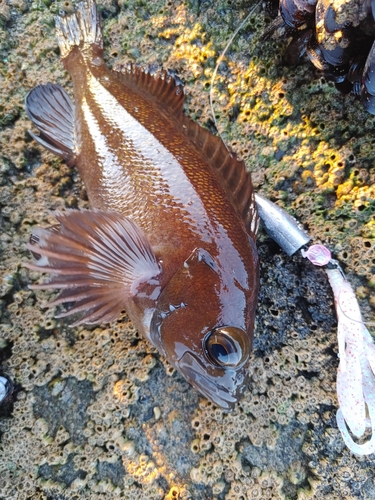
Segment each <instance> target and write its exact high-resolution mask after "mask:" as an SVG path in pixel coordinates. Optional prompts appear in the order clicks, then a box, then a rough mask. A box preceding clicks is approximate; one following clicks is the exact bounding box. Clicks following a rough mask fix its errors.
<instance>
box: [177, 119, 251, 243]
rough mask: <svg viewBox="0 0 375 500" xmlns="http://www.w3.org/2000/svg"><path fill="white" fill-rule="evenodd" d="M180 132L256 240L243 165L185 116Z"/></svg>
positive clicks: (249, 178)
mask: <svg viewBox="0 0 375 500" xmlns="http://www.w3.org/2000/svg"><path fill="white" fill-rule="evenodd" d="M182 128H183V131H184V133H185V134H186V136H187V137H188V138H189V139H190V140H191V141H192V142H193V143H194V144H195V145H196V146H197V147H198V148H199V150H200V151H201V152H202V153H203V155H204V157H205V159H206V161H207V163H208V164H209V165H210V166H211V167H212V168H213V169H214V170H215V171H216V172H217V173H218V175H219V177H220V179H221V181H222V184H223V186H224V188H225V189H226V191H227V192H228V195H229V196H230V197H231V199H232V202H233V204H234V206H235V207H236V209H237V212H238V214H239V216H240V217H241V219H242V220H243V222H244V224H245V227H246V230H247V232H248V233H249V235H250V236H251V237H252V238H253V239H255V237H256V234H257V231H258V227H259V217H258V212H257V207H256V203H255V197H254V188H253V184H252V182H251V176H250V173H249V172H248V171H247V170H246V166H245V163H244V161H243V160H238V159H237V157H236V154H235V153H232V152H230V151H229V150H228V149H227V147H226V146H225V144H224V142H223V141H222V139H221V138H220V137H218V136H215V135H212V134H211V132H209V131H208V130H207V129H205V128H203V127H201V126H200V125H199V124H198V123H196V122H193V121H192V120H191V119H190V118H189V117H187V116H185V115H183V116H182Z"/></svg>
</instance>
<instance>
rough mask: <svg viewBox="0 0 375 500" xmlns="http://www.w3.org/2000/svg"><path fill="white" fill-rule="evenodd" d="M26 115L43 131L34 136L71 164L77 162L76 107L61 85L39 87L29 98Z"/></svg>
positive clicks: (27, 97)
mask: <svg viewBox="0 0 375 500" xmlns="http://www.w3.org/2000/svg"><path fill="white" fill-rule="evenodd" d="M25 108H26V113H27V115H28V117H29V118H30V120H31V121H32V122H33V124H34V125H35V126H36V127H37V128H38V129H39V131H40V135H39V136H38V135H36V134H34V133H33V132H31V131H29V133H30V135H31V137H32V138H33V139H35V140H36V141H37V142H39V144H41V145H42V146H43V147H45V148H46V149H48V150H49V151H51V152H52V153H54V154H55V155H57V156H60V157H61V158H63V159H64V160H65V161H66V162H67V163H69V164H73V163H74V160H75V133H74V104H73V102H72V101H71V99H70V97H69V96H68V94H67V93H66V91H65V90H64V89H63V88H62V87H61V85H57V84H53V83H47V84H46V85H37V86H36V87H35V88H33V89H32V90H31V91H30V92H29V93H28V94H27V96H26V99H25Z"/></svg>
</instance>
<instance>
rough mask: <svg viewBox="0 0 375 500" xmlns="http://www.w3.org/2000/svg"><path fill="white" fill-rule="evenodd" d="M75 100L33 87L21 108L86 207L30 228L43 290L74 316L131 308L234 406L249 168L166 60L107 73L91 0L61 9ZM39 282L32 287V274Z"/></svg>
mask: <svg viewBox="0 0 375 500" xmlns="http://www.w3.org/2000/svg"><path fill="white" fill-rule="evenodd" d="M56 26H57V37H58V41H59V45H60V50H61V56H62V60H63V63H64V66H65V67H66V69H67V70H68V72H69V73H70V75H71V77H72V81H73V89H74V101H75V102H74V104H73V103H72V102H71V101H70V99H69V97H68V95H67V94H66V92H65V91H64V90H63V89H62V88H61V87H60V86H58V85H53V84H47V85H40V86H38V87H36V88H35V89H33V90H32V91H31V92H30V93H29V95H28V96H27V98H26V110H27V113H28V115H29V117H30V118H31V119H32V121H33V122H34V124H35V125H36V126H37V127H38V128H39V130H40V135H39V136H36V135H34V134H32V135H33V137H34V138H35V139H36V140H38V141H39V142H40V143H41V144H42V145H43V146H45V147H46V148H47V149H49V150H50V151H53V152H54V153H56V154H58V155H59V156H61V157H62V158H64V159H65V160H66V161H67V163H68V164H70V165H75V166H76V167H77V168H78V170H79V173H80V175H81V177H82V179H83V182H84V184H85V186H86V189H87V193H88V198H89V202H90V205H91V207H92V209H93V210H89V211H67V212H64V213H62V214H57V215H56V218H57V220H58V221H59V224H60V226H59V229H57V230H56V229H54V230H49V229H44V230H41V229H37V230H35V231H34V236H33V243H31V244H30V245H29V247H30V249H31V250H32V251H33V252H34V253H36V254H38V255H39V256H40V258H39V260H38V261H37V262H36V264H29V266H28V267H30V268H31V269H38V270H41V271H45V272H49V273H50V274H52V276H53V278H52V280H51V282H50V283H47V284H44V285H39V288H61V289H62V290H63V291H62V293H61V295H60V296H59V297H58V299H57V300H55V301H54V302H52V303H51V304H50V305H56V304H60V303H63V302H74V304H75V305H74V306H73V308H72V309H71V310H69V311H68V312H67V313H65V314H64V315H69V314H72V313H75V312H81V314H82V316H81V319H80V320H79V321H77V322H76V323H75V324H80V323H84V322H86V323H98V322H104V321H111V320H113V319H115V318H116V317H117V316H118V315H119V313H120V311H121V310H122V309H124V308H125V309H126V311H127V312H128V314H129V316H130V318H131V319H132V321H133V322H134V323H135V325H136V327H137V328H138V329H139V331H140V332H141V333H142V334H143V335H144V336H145V337H146V338H147V339H148V340H149V341H150V342H152V344H153V345H155V346H156V347H157V348H158V350H159V351H160V352H161V353H162V354H163V355H164V356H165V357H166V358H167V359H168V360H169V361H170V362H171V363H172V365H173V366H175V367H176V368H177V369H178V370H179V371H180V372H181V373H182V374H183V375H184V377H185V378H186V379H187V380H188V381H189V382H190V383H192V384H193V385H194V386H195V387H196V388H198V390H200V392H201V393H202V394H204V395H205V396H206V397H208V398H209V399H211V400H212V401H213V402H214V403H215V404H217V405H218V406H220V407H222V408H223V409H226V410H229V409H231V408H232V407H233V405H234V403H235V402H236V401H237V400H238V398H239V396H240V394H241V392H242V391H243V388H244V386H245V383H246V377H247V365H248V361H249V354H250V350H251V342H252V335H253V327H254V315H255V307H256V300H257V293H258V282H259V277H258V257H257V251H256V246H255V235H256V231H257V227H258V216H257V212H256V206H255V201H254V194H253V190H252V185H251V180H250V176H249V175H248V174H247V173H246V171H245V168H244V165H243V163H242V162H239V161H237V160H236V159H235V158H234V157H233V156H231V155H230V154H229V153H228V152H227V150H226V148H225V146H224V145H223V143H222V141H221V140H220V139H218V138H216V137H214V136H212V135H211V134H210V133H209V132H208V131H206V130H204V129H203V128H201V127H200V126H199V125H197V124H195V123H193V122H192V121H191V120H189V119H188V118H187V117H186V116H185V115H184V114H183V112H182V106H183V90H182V87H181V86H180V85H179V84H178V83H176V81H175V80H174V78H173V77H172V76H171V75H170V74H168V73H167V72H160V73H158V74H156V75H153V74H151V72H149V71H147V70H142V69H140V68H138V67H136V66H131V65H130V66H127V67H119V68H118V69H117V71H110V70H109V69H108V68H107V67H106V65H105V62H104V59H103V47H102V36H101V31H100V23H99V17H98V13H97V10H96V5H95V3H94V2H93V1H92V0H89V1H88V2H83V3H81V4H79V5H78V8H77V12H76V13H75V14H73V15H71V16H68V17H64V18H57V20H56ZM37 287H38V285H37Z"/></svg>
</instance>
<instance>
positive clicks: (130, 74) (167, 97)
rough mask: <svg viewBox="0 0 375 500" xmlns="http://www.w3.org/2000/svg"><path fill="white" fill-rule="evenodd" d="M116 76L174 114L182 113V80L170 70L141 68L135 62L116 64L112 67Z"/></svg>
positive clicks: (183, 95) (183, 96)
mask: <svg viewBox="0 0 375 500" xmlns="http://www.w3.org/2000/svg"><path fill="white" fill-rule="evenodd" d="M113 70H114V71H115V72H116V75H117V77H118V78H119V79H120V80H121V81H123V82H124V83H125V84H127V85H129V84H130V85H132V86H133V85H136V88H137V90H140V91H142V90H143V91H144V92H146V93H147V95H148V96H152V97H153V98H154V99H155V101H156V102H159V103H160V104H161V105H162V107H163V108H168V111H169V112H171V113H173V114H175V115H176V116H178V115H180V114H181V113H182V107H183V105H184V100H185V94H184V86H183V84H182V82H181V81H180V80H179V79H178V78H177V77H176V76H175V75H174V73H173V72H172V71H170V70H159V71H158V70H155V68H154V67H152V66H147V67H145V68H143V67H142V66H138V65H137V64H132V63H128V64H118V65H117V66H115V67H114V69H113Z"/></svg>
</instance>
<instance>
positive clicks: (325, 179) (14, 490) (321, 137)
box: [0, 0, 375, 500]
mask: <svg viewBox="0 0 375 500" xmlns="http://www.w3.org/2000/svg"><path fill="white" fill-rule="evenodd" d="M252 6H253V4H252V2H250V1H245V0H244V1H238V2H231V1H230V0H218V1H215V2H214V1H213V0H200V1H198V0H191V1H187V0H186V1H183V0H169V1H166V0H154V1H152V2H151V1H148V2H146V1H143V0H129V1H126V0H118V1H116V0H113V1H111V0H102V1H101V2H100V4H99V9H100V12H101V15H102V18H103V30H104V38H105V49H106V60H107V63H108V65H109V66H113V65H114V64H115V63H118V62H126V61H132V62H137V63H139V64H153V65H157V66H160V67H164V68H171V69H173V70H174V71H175V72H176V73H177V74H178V75H179V77H180V78H181V79H182V80H183V81H184V82H185V85H186V94H187V98H186V113H188V114H189V115H190V116H191V117H192V118H193V119H194V120H197V121H199V122H200V123H201V124H202V125H204V126H206V127H208V128H210V129H211V130H212V131H214V129H215V127H214V124H213V119H212V115H211V111H210V108H209V87H210V80H211V77H212V74H213V71H214V68H215V64H216V61H217V59H218V57H219V55H220V53H221V51H222V50H223V48H224V46H225V45H226V42H227V41H228V40H229V38H230V36H231V34H232V33H233V31H234V30H235V29H236V27H237V26H238V24H239V23H240V21H241V20H242V19H244V18H245V16H246V15H247V13H248V12H249V10H250V9H251V8H252ZM72 9H73V5H72V4H71V3H70V1H69V0H67V1H65V2H59V3H55V2H52V1H51V0H34V1H28V0H0V82H1V85H0V127H1V128H0V144H1V146H0V228H1V234H0V248H1V261H0V272H1V278H2V279H1V286H0V316H1V319H0V322H1V324H0V363H1V366H0V371H1V372H2V373H5V374H7V375H8V376H9V377H11V378H12V379H13V381H14V383H15V387H16V391H15V401H14V404H13V410H12V412H11V413H9V412H5V414H3V415H2V416H1V417H0V500H21V499H22V500H24V499H25V500H26V499H30V500H31V499H32V500H38V499H45V500H73V499H74V500H78V499H93V500H100V499H106V500H107V499H108V500H110V499H150V500H151V499H155V500H156V499H167V500H177V499H184V500H187V499H192V500H208V499H216V500H224V499H225V500H235V499H236V500H237V499H240V500H242V499H243V500H245V499H257V500H261V499H262V500H263V499H275V500H276V499H285V500H286V499H288V500H297V499H298V500H304V499H307V498H312V499H323V498H324V499H325V500H334V499H335V500H336V499H337V500H338V499H346V500H350V499H372V498H375V486H374V458H375V457H374V456H369V457H366V458H358V457H356V456H354V455H352V454H351V453H350V452H349V450H348V449H347V448H346V447H345V445H344V443H343V441H342V438H341V435H340V432H339V431H338V429H337V425H336V418H335V414H336V410H337V405H338V403H337V397H336V382H335V379H336V371H337V366H338V358H337V341H336V327H337V324H336V318H335V312H334V307H333V298H332V294H331V291H330V288H329V285H328V283H327V279H326V276H325V273H324V271H323V270H321V269H319V268H316V267H314V266H313V265H312V264H310V263H309V262H308V261H307V260H305V259H303V258H302V257H301V256H300V255H295V256H293V257H287V256H286V255H285V254H283V252H282V251H281V250H280V249H279V248H278V246H277V245H276V244H275V243H273V242H272V241H270V240H269V238H267V236H266V235H265V234H264V233H262V232H261V233H260V237H259V252H260V259H261V291H260V296H259V305H258V311H257V320H256V332H255V340H254V353H253V356H252V362H251V366H250V371H251V383H250V384H249V387H248V388H247V389H246V391H245V394H244V397H243V399H242V401H241V402H240V403H239V404H238V405H237V406H236V408H235V410H234V411H233V412H232V413H231V414H225V413H223V412H222V411H221V410H219V409H217V408H215V407H214V406H213V405H212V404H211V403H209V402H208V401H207V400H206V399H204V398H203V397H201V396H200V395H199V394H198V393H197V392H196V391H195V390H194V389H193V388H192V387H190V386H189V384H188V383H187V382H185V381H184V380H183V379H182V377H181V376H180V375H179V374H178V373H176V372H175V371H173V370H172V369H171V367H170V366H169V365H168V363H167V362H166V361H165V360H164V359H162V358H161V357H160V356H159V354H158V353H157V352H156V350H155V349H153V348H152V347H151V346H150V344H149V343H147V342H146V341H144V340H143V339H142V338H140V337H139V335H138V334H137V332H136V331H135V329H134V327H133V326H132V324H131V323H130V322H129V320H128V319H127V317H126V316H124V317H122V318H120V319H119V321H117V322H116V323H113V324H111V325H101V326H100V327H96V328H84V327H78V328H75V329H73V328H70V327H69V326H68V324H67V323H66V322H64V321H63V320H56V319H54V315H55V314H56V311H55V310H46V309H43V308H42V307H41V306H42V303H43V302H44V301H45V300H47V299H48V298H49V296H50V294H49V293H48V292H37V293H36V292H33V291H31V290H29V289H28V284H29V283H31V282H35V281H38V280H39V275H38V274H37V273H31V272H29V271H28V270H26V269H25V268H23V267H22V263H24V262H27V261H28V260H30V259H31V256H30V255H29V253H28V251H27V249H26V243H27V241H28V238H29V236H30V232H31V229H32V228H33V227H34V226H36V225H41V226H48V225H50V224H53V222H54V219H53V215H52V214H51V212H53V211H54V210H64V209H66V208H72V207H74V208H82V207H87V206H88V204H87V197H86V194H85V189H84V186H83V185H82V182H81V180H80V178H79V176H78V174H77V172H76V170H75V169H74V168H69V167H67V166H66V165H65V164H64V163H63V162H62V161H61V160H60V159H58V158H56V157H54V156H53V155H51V154H50V153H48V152H46V151H44V150H42V149H41V148H40V147H39V146H38V145H37V144H36V143H35V142H34V141H33V140H32V139H31V138H30V136H29V135H28V132H27V130H28V128H30V127H31V124H30V122H29V120H28V119H27V117H26V115H25V111H24V106H23V100H24V97H25V95H26V93H27V92H28V91H29V90H30V89H31V88H33V87H34V86H35V85H37V84H39V83H46V82H48V81H51V82H58V83H60V84H61V85H63V86H64V87H65V88H66V89H67V90H68V92H70V93H71V88H72V87H71V81H70V78H69V75H67V73H66V72H65V70H64V69H63V67H62V64H61V63H60V59H59V50H58V46H57V42H56V40H55V35H54V16H55V15H56V14H57V13H58V12H59V11H61V10H63V11H65V12H70V11H72ZM269 21H270V19H269V17H268V15H267V14H266V13H265V12H264V11H262V8H261V7H260V6H259V7H258V9H257V10H256V12H255V13H254V14H253V15H252V16H251V18H250V19H249V21H248V22H247V24H246V26H245V27H244V28H243V29H242V30H241V31H240V33H239V34H238V35H237V37H236V38H235V40H234V42H233V44H232V45H231V46H230V48H229V50H228V53H227V55H226V57H225V58H224V59H223V61H222V63H221V64H220V67H219V70H218V74H217V77H216V79H215V83H214V90H213V97H214V109H215V115H216V119H217V122H218V129H219V131H220V133H221V134H222V136H223V138H224V140H225V141H226V142H227V143H228V144H229V145H230V146H231V147H232V148H233V149H234V150H235V151H236V152H237V153H238V155H239V156H241V157H243V158H244V159H245V161H246V163H247V165H248V168H249V170H250V171H251V172H252V174H253V179H254V184H255V186H256V189H257V190H258V191H259V192H260V193H262V194H264V195H266V196H268V197H270V198H271V199H272V200H273V201H276V202H277V203H278V204H279V205H280V206H282V207H284V208H286V209H287V210H288V211H289V212H290V213H291V214H293V215H294V216H296V217H297V218H298V219H299V220H300V221H301V223H302V224H303V225H304V227H305V228H306V229H307V230H308V231H309V232H310V234H311V236H312V237H313V240H314V241H315V242H322V243H324V244H326V245H327V246H329V247H330V249H331V250H332V252H333V253H334V256H336V258H338V259H339V260H340V261H341V263H342V264H343V266H344V268H345V271H346V273H347V275H348V277H349V279H350V280H351V282H352V283H353V286H354V288H355V290H356V293H357V296H358V299H359V301H360V304H361V307H362V310H363V314H364V317H365V318H366V319H367V320H368V321H371V320H372V321H373V318H374V309H373V307H375V300H374V298H373V297H372V290H373V287H374V286H375V275H374V262H375V261H374V259H375V255H374V249H373V245H374V236H375V215H374V212H375V201H374V194H375V193H374V191H375V189H374V186H373V184H374V179H375V163H374V144H375V138H374V133H373V131H374V126H375V117H374V116H371V115H370V114H367V113H366V112H365V111H364V110H363V108H362V106H361V103H360V102H359V101H358V100H357V99H356V98H355V97H353V96H343V95H341V94H339V93H338V92H337V91H336V89H335V87H334V85H333V84H332V83H329V82H327V81H325V79H324V78H323V77H322V75H321V74H320V73H319V72H318V71H317V70H315V69H314V68H313V67H312V65H311V64H310V63H309V62H308V61H307V59H304V58H302V60H301V62H300V64H299V65H298V66H295V67H292V68H291V67H286V66H285V64H284V63H283V60H282V56H283V52H284V50H285V45H286V42H287V40H278V41H271V42H262V41H260V35H261V34H262V32H263V31H264V29H265V28H266V26H267V23H269Z"/></svg>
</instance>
